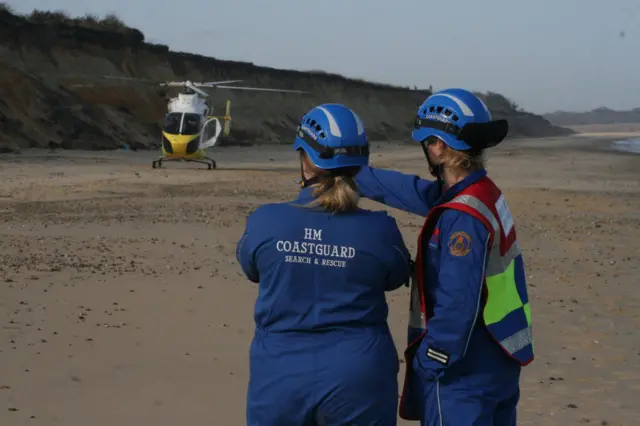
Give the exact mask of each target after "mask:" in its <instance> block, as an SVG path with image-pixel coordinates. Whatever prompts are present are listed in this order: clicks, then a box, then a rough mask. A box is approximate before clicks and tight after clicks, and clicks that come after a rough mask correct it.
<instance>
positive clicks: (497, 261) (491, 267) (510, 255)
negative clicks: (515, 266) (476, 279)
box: [485, 241, 522, 277]
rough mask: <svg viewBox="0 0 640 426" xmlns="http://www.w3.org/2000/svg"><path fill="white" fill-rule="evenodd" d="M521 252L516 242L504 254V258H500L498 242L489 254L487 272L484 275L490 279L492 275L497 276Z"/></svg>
mask: <svg viewBox="0 0 640 426" xmlns="http://www.w3.org/2000/svg"><path fill="white" fill-rule="evenodd" d="M521 253H522V251H521V250H520V246H519V245H518V243H517V241H514V242H513V244H512V245H511V248H510V249H509V250H508V251H507V252H506V253H505V254H504V256H500V242H499V241H498V243H497V244H494V246H493V247H492V248H491V254H490V255H489V260H488V262H487V270H486V272H485V275H486V276H488V277H491V276H493V275H498V274H501V273H503V272H504V271H506V270H507V268H508V267H509V265H510V264H511V262H513V259H515V258H516V257H518V256H519V255H520V254H521Z"/></svg>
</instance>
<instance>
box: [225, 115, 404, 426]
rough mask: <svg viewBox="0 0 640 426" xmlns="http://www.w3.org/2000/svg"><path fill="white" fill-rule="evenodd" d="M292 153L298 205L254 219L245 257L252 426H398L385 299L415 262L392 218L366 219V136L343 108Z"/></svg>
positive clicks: (309, 131) (241, 246)
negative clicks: (361, 180) (362, 178)
mask: <svg viewBox="0 0 640 426" xmlns="http://www.w3.org/2000/svg"><path fill="white" fill-rule="evenodd" d="M293 147H294V149H295V150H296V151H299V153H300V167H301V174H302V176H301V177H302V181H301V186H302V190H301V191H300V193H299V195H298V198H297V199H296V200H295V201H293V202H285V203H274V204H266V205H263V206H261V207H260V208H258V209H257V210H256V211H255V212H253V213H252V214H251V215H250V216H249V217H248V219H247V224H246V229H245V232H244V234H243V235H242V238H241V239H240V241H239V243H238V248H237V253H236V255H237V258H238V261H239V263H240V265H241V266H242V269H243V271H244V273H245V274H246V276H247V278H248V279H249V280H251V281H253V282H255V283H259V294H258V298H257V301H256V305H255V315H254V317H255V322H256V330H255V336H254V339H253V342H252V344H251V351H250V380H249V389H248V396H247V424H248V425H249V426H284V425H296V426H305V425H309V426H311V425H368V426H373V425H380V426H392V425H395V424H396V417H397V406H398V384H397V372H398V356H397V352H396V349H395V346H394V343H393V340H392V338H391V334H390V332H389V327H388V325H387V304H386V300H385V292H386V291H391V290H394V289H397V288H399V287H400V286H402V285H403V284H405V283H407V282H408V281H409V276H410V256H409V252H408V250H407V248H406V247H405V244H404V241H403V239H402V235H401V234H400V231H399V230H398V227H397V225H396V222H395V220H394V219H393V218H392V217H390V216H388V215H387V213H386V212H383V211H368V210H363V209H360V208H358V200H359V195H358V193H357V187H356V185H355V182H354V176H355V175H356V174H357V172H358V171H359V170H360V168H361V167H363V166H366V165H367V164H368V161H369V143H368V140H367V136H366V133H365V129H364V126H363V124H362V121H361V120H360V119H359V118H358V116H357V115H356V114H355V113H354V112H353V111H351V110H350V109H349V108H347V107H345V106H343V105H339V104H325V105H321V106H318V107H315V108H313V109H312V110H311V111H309V112H308V113H307V114H306V115H305V116H304V117H303V118H302V122H301V124H300V126H299V127H298V130H297V135H296V139H295V143H294V145H293Z"/></svg>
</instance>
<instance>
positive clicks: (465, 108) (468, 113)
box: [433, 93, 473, 117]
mask: <svg viewBox="0 0 640 426" xmlns="http://www.w3.org/2000/svg"><path fill="white" fill-rule="evenodd" d="M433 96H434V97H436V96H444V97H445V98H449V99H451V100H452V101H453V102H455V103H456V104H457V105H458V106H459V107H460V109H461V110H462V113H463V114H464V115H466V116H467V117H473V111H471V108H469V105H467V104H465V103H464V102H462V100H461V99H460V98H458V97H456V96H453V95H450V94H448V93H437V94H435V95H433Z"/></svg>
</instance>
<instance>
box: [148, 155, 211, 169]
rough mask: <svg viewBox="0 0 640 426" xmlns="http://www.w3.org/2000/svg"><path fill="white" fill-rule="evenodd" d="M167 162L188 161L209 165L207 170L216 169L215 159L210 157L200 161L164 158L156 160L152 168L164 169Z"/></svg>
mask: <svg viewBox="0 0 640 426" xmlns="http://www.w3.org/2000/svg"><path fill="white" fill-rule="evenodd" d="M165 161H187V162H189V163H200V164H206V165H207V169H209V170H213V169H215V168H216V167H217V166H216V161H215V160H214V159H213V158H209V157H203V158H202V159H201V160H200V159H198V160H196V159H191V158H164V157H160V158H158V159H157V160H154V161H153V163H152V164H151V167H153V168H154V169H160V168H162V163H163V162H165Z"/></svg>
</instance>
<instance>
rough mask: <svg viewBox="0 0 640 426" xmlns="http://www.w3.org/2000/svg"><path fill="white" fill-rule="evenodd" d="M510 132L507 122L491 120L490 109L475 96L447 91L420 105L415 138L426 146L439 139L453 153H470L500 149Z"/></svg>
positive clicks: (461, 90)
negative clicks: (430, 140)
mask: <svg viewBox="0 0 640 426" xmlns="http://www.w3.org/2000/svg"><path fill="white" fill-rule="evenodd" d="M469 125H470V126H469ZM478 125H479V126H478ZM483 125H484V126H483ZM465 126H467V128H466V129H465V131H464V132H463V131H462V129H463V128H465ZM507 128H508V126H507V123H506V121H504V120H498V121H492V120H491V113H490V112H489V109H488V108H487V106H486V105H485V104H484V102H482V100H481V99H480V98H479V97H478V96H476V95H474V94H473V93H472V92H470V91H468V90H464V89H446V90H441V91H439V92H436V93H434V94H432V95H431V96H429V97H428V98H427V100H425V101H424V103H423V104H422V105H420V108H418V113H417V117H416V120H415V126H414V129H413V132H412V133H411V138H412V139H413V140H414V141H416V142H424V141H425V140H426V139H427V138H428V137H430V136H435V137H437V138H439V139H441V140H442V141H443V142H444V143H445V144H447V145H448V146H449V147H450V148H452V149H455V150H457V151H468V150H471V149H472V148H475V147H477V145H481V146H479V147H480V148H488V147H490V146H494V145H497V144H498V143H500V142H501V141H502V139H504V137H505V136H506V133H507ZM472 140H473V141H474V142H475V144H474V143H471V142H472ZM478 140H479V142H480V143H478ZM474 145H475V146H474Z"/></svg>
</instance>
